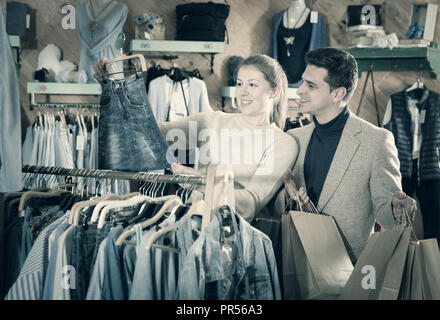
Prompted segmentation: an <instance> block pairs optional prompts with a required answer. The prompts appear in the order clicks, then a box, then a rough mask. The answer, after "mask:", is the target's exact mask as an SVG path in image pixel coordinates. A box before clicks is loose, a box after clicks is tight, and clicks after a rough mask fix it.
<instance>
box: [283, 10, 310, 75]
mask: <svg viewBox="0 0 440 320" xmlns="http://www.w3.org/2000/svg"><path fill="white" fill-rule="evenodd" d="M312 27H313V26H312V24H311V23H310V19H309V18H307V19H306V21H305V23H304V24H303V25H302V26H301V27H299V28H295V29H289V28H286V27H285V26H284V24H283V23H282V22H281V24H280V27H279V28H278V34H277V43H278V62H279V63H280V64H281V66H282V67H283V69H284V71H285V72H286V75H287V79H288V82H289V83H295V82H298V81H299V80H301V77H302V74H303V72H304V70H305V69H306V63H305V62H304V56H305V54H306V53H307V51H309V46H310V39H311V37H312Z"/></svg>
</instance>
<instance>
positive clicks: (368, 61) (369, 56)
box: [344, 47, 440, 78]
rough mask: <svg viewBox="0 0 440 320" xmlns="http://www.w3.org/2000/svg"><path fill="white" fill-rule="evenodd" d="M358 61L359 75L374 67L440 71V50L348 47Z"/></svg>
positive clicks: (434, 74)
mask: <svg viewBox="0 0 440 320" xmlns="http://www.w3.org/2000/svg"><path fill="white" fill-rule="evenodd" d="M344 50H346V51H347V52H349V53H350V54H352V55H353V56H354V58H355V59H356V61H357V63H358V68H359V76H360V75H361V73H362V72H366V71H368V70H369V69H370V68H372V71H373V72H381V71H396V72H411V71H413V72H418V71H423V72H430V73H431V75H432V76H433V77H435V78H437V76H438V74H439V73H440V50H439V49H435V48H429V47H409V48H393V49H388V48H347V49H344Z"/></svg>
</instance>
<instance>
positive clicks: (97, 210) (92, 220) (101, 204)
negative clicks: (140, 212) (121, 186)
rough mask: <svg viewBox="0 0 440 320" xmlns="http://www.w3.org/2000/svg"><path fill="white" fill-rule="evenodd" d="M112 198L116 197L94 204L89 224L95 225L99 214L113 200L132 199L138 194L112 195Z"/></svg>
mask: <svg viewBox="0 0 440 320" xmlns="http://www.w3.org/2000/svg"><path fill="white" fill-rule="evenodd" d="M114 196H115V197H116V198H115V199H112V200H101V201H100V202H99V203H98V204H96V206H95V208H94V209H93V214H92V217H91V218H90V223H96V222H97V221H98V219H99V213H100V211H101V210H102V209H103V208H104V207H105V206H106V205H109V204H111V203H113V202H114V201H115V200H123V199H128V198H133V197H136V196H139V193H138V192H133V193H129V194H124V195H120V196H118V195H114Z"/></svg>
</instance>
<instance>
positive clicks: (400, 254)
mask: <svg viewBox="0 0 440 320" xmlns="http://www.w3.org/2000/svg"><path fill="white" fill-rule="evenodd" d="M410 237H411V229H410V228H405V229H404V231H403V234H402V237H401V238H400V241H399V243H398V244H397V247H396V250H395V251H394V253H393V255H392V257H391V259H390V261H389V263H388V265H387V267H386V271H385V274H384V278H383V283H382V286H381V287H380V288H377V290H372V292H371V294H370V296H369V298H371V299H378V300H397V299H398V297H399V291H400V287H401V285H402V279H403V273H404V269H405V261H406V257H407V254H408V247H409V243H410Z"/></svg>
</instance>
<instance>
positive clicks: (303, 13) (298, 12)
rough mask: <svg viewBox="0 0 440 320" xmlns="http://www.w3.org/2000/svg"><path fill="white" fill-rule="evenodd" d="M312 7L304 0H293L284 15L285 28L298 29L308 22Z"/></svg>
mask: <svg viewBox="0 0 440 320" xmlns="http://www.w3.org/2000/svg"><path fill="white" fill-rule="evenodd" d="M309 13H310V9H309V8H308V7H307V5H306V3H305V1H304V0H292V2H291V3H290V6H289V8H287V10H286V12H285V13H284V17H283V25H284V27H285V28H289V29H298V28H300V27H302V25H303V24H304V23H305V22H306V20H307V17H308V16H309Z"/></svg>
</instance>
